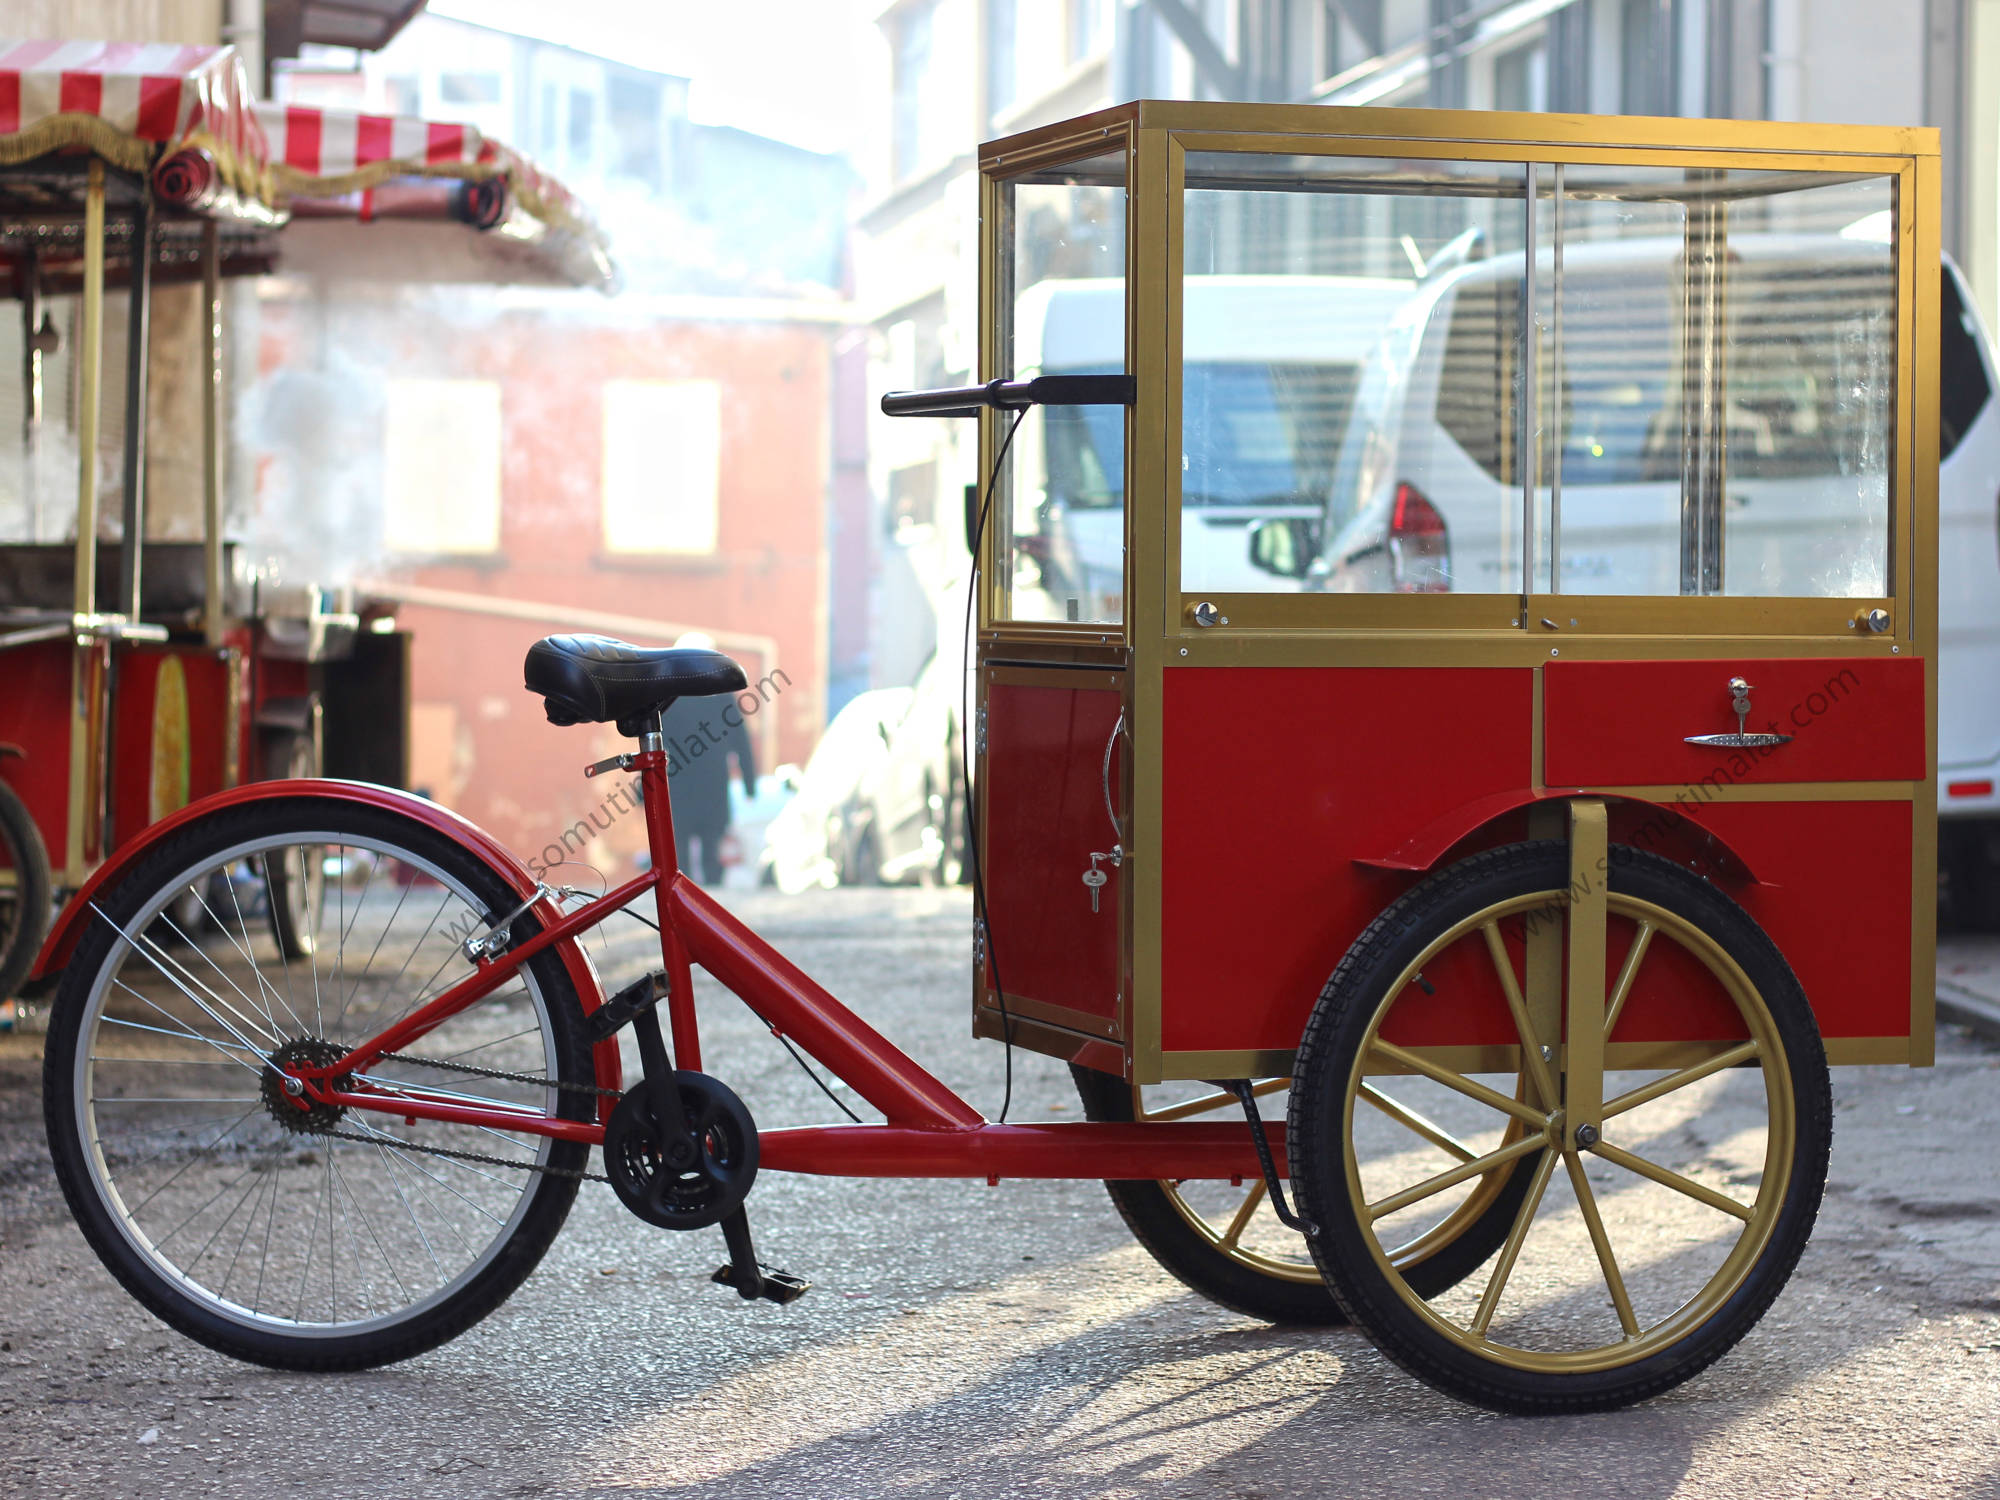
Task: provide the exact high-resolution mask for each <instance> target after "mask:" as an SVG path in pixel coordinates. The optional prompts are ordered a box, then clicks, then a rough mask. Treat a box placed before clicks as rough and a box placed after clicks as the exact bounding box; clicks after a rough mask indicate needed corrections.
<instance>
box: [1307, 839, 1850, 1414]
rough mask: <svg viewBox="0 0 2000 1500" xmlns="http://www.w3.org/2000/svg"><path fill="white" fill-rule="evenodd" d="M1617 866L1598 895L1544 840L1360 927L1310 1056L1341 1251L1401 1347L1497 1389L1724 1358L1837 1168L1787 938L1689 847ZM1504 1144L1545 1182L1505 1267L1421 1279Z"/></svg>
mask: <svg viewBox="0 0 2000 1500" xmlns="http://www.w3.org/2000/svg"><path fill="white" fill-rule="evenodd" d="M1608 867H1609V880H1608V882H1606V881H1604V880H1603V878H1602V877H1601V876H1600V878H1599V882H1598V885H1599V887H1600V888H1599V889H1598V890H1597V891H1595V892H1594V893H1592V892H1589V891H1585V892H1584V893H1583V894H1578V887H1577V886H1576V885H1575V884H1573V882H1572V876H1571V868H1570V854H1569V851H1568V849H1567V848H1566V847H1565V846H1564V845H1560V844H1529V845H1523V846H1518V847H1515V848H1511V849H1503V850H1497V851H1494V852H1493V853H1491V854H1485V855H1479V856H1475V857H1474V858H1473V859H1470V860H1467V861H1466V862H1465V863H1464V864H1462V865H1459V866H1455V867H1454V868H1453V869H1451V870H1448V871H1446V872H1444V873H1443V874H1441V875H1439V876H1436V877H1434V878H1433V879H1431V880H1429V881H1426V882H1425V883H1424V884H1423V885H1420V886H1418V887H1417V888H1416V889H1415V890H1413V891H1411V892H1410V893H1409V894H1408V895H1407V896H1405V897H1404V898H1403V899H1402V900H1401V901H1399V902H1398V903H1396V905H1395V906H1392V907H1391V908H1390V910H1389V911H1388V912H1385V913H1384V914H1383V916H1382V917H1381V918H1380V919H1378V920H1377V922H1376V923H1375V924H1373V925H1372V926H1371V927H1370V929H1369V930H1368V932H1366V933H1364V934H1363V936H1362V938H1361V939H1360V940H1359V941H1357V943H1356V944H1355V946H1354V949H1353V950H1352V951H1351V952H1350V953H1349V955H1348V957H1347V959H1346V960H1344V961H1343V963H1342V965H1341V967H1340V969H1339V970H1338V971H1336V973H1335V975H1334V978H1333V980H1332V981H1331V982H1330V983H1329V984H1328V987H1327V992H1326V995H1325V996H1324V997H1323V998H1322V1000H1321V1004H1320V1007H1319V1009H1318V1010H1317V1011H1316V1012H1315V1014H1314V1017H1313V1020H1312V1023H1311V1025H1310V1026H1309V1028H1308V1032H1307V1037H1306V1040H1305V1043H1304V1045H1303V1046H1302V1048H1301V1052H1300V1062H1299V1083H1298V1087H1297V1089H1296V1090H1295V1092H1294V1094H1293V1099H1292V1106H1291V1123H1292V1141H1293V1152H1294V1171H1295V1172H1296V1173H1297V1174H1298V1176H1299V1178H1300V1183H1301V1196H1302V1198H1303V1199H1304V1200H1305V1202H1306V1204H1307V1207H1308V1210H1309V1213H1310V1214H1311V1216H1312V1218H1313V1219H1314V1220H1315V1222H1316V1223H1318V1224H1319V1225H1320V1226H1321V1231H1322V1232H1321V1234H1320V1236H1319V1238H1318V1239H1317V1241H1316V1242H1315V1243H1314V1246H1313V1250H1314V1254H1315V1256H1316V1258H1317V1260H1318V1262H1319V1264H1320V1266H1321V1268H1322V1269H1323V1270H1324V1271H1325V1272H1326V1275H1327V1277H1328V1279H1329V1281H1330V1282H1331V1283H1332V1284H1333V1286H1334V1287H1335V1288H1336V1290H1337V1292H1338V1294H1339V1296H1340V1298H1341V1300H1342V1302H1343V1303H1345V1304H1346V1306H1347V1307H1348V1309H1349V1310H1350V1312H1351V1313H1352V1314H1353V1315H1354V1317H1355V1320H1356V1321H1357V1322H1358V1323H1360V1324H1361V1325H1362V1326H1363V1327H1364V1328H1365V1330H1366V1331H1367V1332H1368V1333H1369V1334H1370V1336H1371V1337H1373V1338H1374V1340H1375V1341H1376V1343H1377V1344H1378V1345H1379V1346H1380V1347H1381V1348H1382V1349H1383V1350H1384V1352H1386V1353H1388V1354H1389V1355H1390V1356H1391V1357H1392V1358H1394V1359H1396V1360H1397V1361H1398V1362H1399V1363H1401V1364H1403V1365H1404V1366H1405V1367H1406V1368H1408V1369H1410V1370H1411V1371H1412V1372H1413V1373H1416V1374H1418V1375H1419V1376H1421V1377H1422V1378H1424V1379H1426V1380H1428V1381H1430V1382H1431V1383H1432V1384H1434V1385H1437V1386H1439V1387H1440V1388H1442V1389H1445V1390H1448V1391H1450V1392H1452V1393H1453V1394H1456V1395H1459V1396H1462V1397H1464V1398H1466V1399H1468V1400H1472V1401H1476V1402H1478V1403H1480V1404H1482V1405H1486V1406H1490V1407H1494V1408H1496V1409H1499V1410H1509V1411H1554V1410H1582V1409H1588V1408H1593V1407H1606V1406H1616V1405H1622V1404H1625V1403H1628V1402H1630V1401H1634V1400H1639V1399H1643V1398H1644V1397H1646V1396H1649V1395H1651V1394H1654V1393H1656V1392H1657V1391H1660V1390H1664V1389H1666V1388H1667V1387H1669V1386H1671V1385H1674V1384H1677V1383H1678V1382H1679V1381H1681V1380H1685V1379H1687V1378H1688V1377H1689V1376H1691V1375H1693V1374H1694V1373H1696V1372H1697V1371H1698V1370H1700V1369H1702V1368H1704V1367H1705V1366H1706V1365H1707V1364H1709V1363H1710V1362H1712V1361H1713V1360H1714V1359H1716V1358H1718V1357H1720V1355H1721V1354H1722V1353H1723V1352H1725V1351H1726V1350H1727V1349H1728V1348H1729V1347H1730V1346H1731V1345H1732V1344H1734V1343H1735V1341H1736V1340H1737V1339H1738V1338H1740V1337H1742V1335H1743V1334H1744V1333H1745V1332H1747V1331H1748V1330H1749V1328H1750V1327H1751V1326H1752V1325H1754V1323H1755V1322H1756V1320H1757V1319H1758V1318H1759V1317H1761V1316H1762V1314H1763V1312H1764V1310H1765V1308H1767V1307H1768V1306H1769V1304H1770V1302H1771V1301H1772V1299H1773V1298H1774V1297H1775V1296H1776V1295H1777V1293H1778V1291H1779V1289H1780V1288H1781V1287H1782V1286H1783V1284H1784V1281H1785V1279H1786V1278H1787V1277H1788V1276H1789V1275H1790V1272H1791V1268H1792V1266H1793V1265H1794V1264H1796V1262H1797V1259H1798V1255H1799V1253H1800V1251H1801V1250H1802V1249H1803V1247H1804V1243H1805V1239H1806V1236H1807V1234H1808V1233H1809V1232H1810V1229H1811V1224H1812V1220H1813V1217H1814V1214H1815V1213H1816V1211H1817V1208H1818V1203H1819V1198H1820V1193H1821V1190H1822V1188H1823V1185H1824V1181H1825V1174H1826V1159H1827V1150H1828V1145H1829V1140H1830V1123H1829V1122H1830V1115H1831V1101H1830V1095H1829V1090H1828V1086H1827V1079H1826V1066H1825V1060H1824V1053H1823V1050H1822V1048H1821V1046H1820V1043H1819V1038H1818V1034H1817V1031H1816V1029H1815V1028H1814V1025H1813V1022H1812V1016H1811V1012H1810V1010H1809V1008H1808V1007H1807V1005H1806V1002H1805V997H1804V996H1803V994H1802V993H1800V991H1799V988H1798V983H1797V980H1796V979H1795V978H1794V977H1793V976H1792V974H1791V971H1790V969H1789V968H1788V967H1787V966H1786V965H1785V963H1784V960H1783V958H1782V957H1781V956H1780V955H1779V954H1778V952H1777V950H1776V949H1775V948H1774V947H1773V946H1772V945H1771V943H1770V941H1769V939H1768V938H1767V937H1765V935H1764V934H1763V933H1762V931H1761V930H1759V929H1758V928H1757V926H1756V925H1755V923H1754V922H1752V921H1751V920H1750V918H1749V917H1748V916H1747V915H1746V914H1745V913H1744V912H1743V911H1742V909H1741V908H1739V907H1737V906H1736V905H1735V903H1733V902H1731V901H1730V900H1729V899H1728V898H1727V897H1726V896H1724V895H1722V894H1721V893H1720V892H1718V891H1717V890H1716V889H1715V888H1714V887H1712V886H1710V885H1708V884H1707V883H1706V882H1703V881H1701V880H1699V879H1697V878H1696V877H1694V876H1692V875H1690V874H1688V873H1687V872H1686V871H1684V870H1682V869H1680V868H1678V867H1677V866H1675V865H1673V864H1671V863H1669V862H1667V861H1665V860H1661V859H1657V858H1654V857H1652V856H1649V855H1644V854H1640V853H1637V852H1636V851H1632V850H1628V849H1613V850H1611V851H1609V859H1608ZM1599 868H1600V869H1603V868H1604V867H1603V866H1600V867H1599ZM1580 924H1595V935H1594V936H1593V934H1592V932H1591V931H1589V930H1583V931H1580V932H1579V931H1573V929H1577V928H1579V926H1580ZM1579 943H1580V944H1581V946H1578V944H1579ZM1593 944H1594V945H1595V946H1593ZM1599 965H1601V966H1602V968H1603V976H1602V984H1601V987H1600V988H1599V989H1597V990H1596V991H1594V992H1593V991H1592V990H1591V988H1590V985H1589V977H1590V973H1591V971H1592V970H1593V969H1594V968H1595V967H1597V966H1599ZM1576 974H1581V975H1583V979H1582V981H1581V982H1578V981H1576V980H1574V979H1573V978H1572V977H1571V976H1573V975H1576ZM1593 1006H1594V1007H1595V1008H1594V1009H1593V1008H1592V1007H1593ZM1586 1027H1587V1028H1588V1029H1587V1030H1586V1029H1585V1028H1586ZM1593 1033H1594V1034H1593ZM1523 1066H1524V1067H1525V1075H1526V1076H1525V1087H1522V1086H1521V1083H1522V1079H1521V1077H1520V1075H1519V1074H1517V1073H1515V1072H1514V1071H1513V1069H1515V1068H1516V1067H1523ZM1385 1116H1386V1117H1387V1118H1386V1119H1385ZM1418 1122H1421V1123H1418ZM1413 1137H1421V1140H1420V1141H1419V1142H1418V1144H1417V1145H1415V1146H1413V1145H1412V1144H1411V1142H1412V1139H1413ZM1510 1165H1512V1166H1515V1167H1517V1168H1521V1167H1526V1168H1527V1170H1526V1172H1525V1175H1526V1177H1527V1181H1526V1183H1525V1190H1524V1191H1523V1192H1522V1193H1521V1195H1520V1196H1519V1198H1518V1200H1517V1203H1516V1206H1515V1209H1514V1212H1513V1213H1512V1215H1511V1223H1510V1224H1509V1225H1508V1226H1507V1229H1506V1232H1505V1234H1504V1236H1503V1237H1502V1239H1501V1241H1500V1243H1499V1244H1498V1245H1497V1247H1496V1248H1497V1254H1493V1255H1492V1256H1491V1262H1490V1264H1489V1265H1486V1266H1485V1267H1484V1268H1483V1273H1482V1274H1479V1275H1472V1276H1468V1277H1466V1279H1465V1280H1464V1281H1463V1282H1462V1283H1461V1284H1459V1285H1457V1286H1456V1287H1454V1288H1451V1289H1448V1290H1446V1291H1445V1292H1443V1293H1442V1294H1439V1293H1437V1292H1433V1291H1431V1290H1428V1289H1426V1288H1425V1287H1423V1286H1422V1285H1420V1284H1418V1280H1417V1278H1416V1277H1415V1276H1413V1275H1412V1274H1411V1268H1409V1267H1408V1266H1407V1264H1406V1263H1405V1261H1404V1259H1403V1254H1402V1250H1401V1247H1402V1246H1404V1245H1407V1244H1409V1243H1412V1242H1413V1241H1421V1240H1422V1239H1423V1238H1424V1237H1425V1236H1427V1235H1429V1234H1433V1233H1435V1232H1437V1230H1438V1229H1439V1228H1442V1227H1444V1226H1449V1225H1451V1224H1453V1223H1454V1222H1457V1221H1459V1220H1460V1219H1461V1218H1462V1216H1463V1214H1464V1213H1465V1211H1466V1205H1468V1204H1470V1203H1472V1202H1474V1201H1476V1200H1477V1198H1478V1196H1479V1195H1480V1194H1481V1193H1482V1192H1484V1191H1486V1187H1485V1185H1486V1184H1488V1183H1490V1181H1491V1180H1492V1177H1493V1174H1494V1173H1495V1172H1496V1171H1499V1170H1501V1169H1503V1168H1506V1167H1509V1166H1510ZM1489 1213H1490V1209H1489Z"/></svg>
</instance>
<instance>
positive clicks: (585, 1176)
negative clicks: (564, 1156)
mask: <svg viewBox="0 0 2000 1500" xmlns="http://www.w3.org/2000/svg"><path fill="white" fill-rule="evenodd" d="M376 1060H377V1061H378V1062H400V1063H411V1064H413V1065H415V1066H417V1067H420V1068H437V1069H439V1070H440V1071H442V1072H446V1073H469V1074H471V1075H472V1076H473V1077H475V1078H497V1079H499V1080H500V1081H502V1082H503V1083H528V1084H533V1085H535V1086H536V1087H538V1088H549V1087H554V1088H557V1089H560V1090H562V1091H563V1092H565V1093H571V1094H589V1095H592V1096H593V1097H597V1098H604V1097H609V1098H612V1099H619V1098H623V1097H624V1096H623V1095H622V1094H620V1093H619V1091H618V1090H617V1089H607V1088H599V1087H598V1086H597V1085H596V1084H591V1083H568V1082H565V1081H564V1080H563V1079H560V1078H546V1077H542V1076H539V1075H537V1074H534V1073H506V1072H502V1071H501V1070H500V1069H498V1068H476V1067H473V1066H472V1065H471V1064H470V1063H459V1062H446V1061H444V1060H443V1059H441V1058H431V1057H412V1056H410V1055H409V1054H408V1053H406V1052H384V1053H383V1054H382V1055H381V1056H380V1057H379V1058H377V1059H376ZM312 1134H314V1135H316V1136H322V1137H326V1138H329V1139H332V1140H336V1141H359V1142H360V1143H361V1144H362V1145H364V1146H393V1147H395V1148H396V1149H397V1150H399V1151H421V1152H422V1153H423V1154H424V1155H426V1156H445V1157H450V1158H451V1159H452V1160H453V1161H469V1162H477V1163H479V1164H480V1165H481V1166H488V1167H513V1168H514V1169H515V1170H517V1171H522V1172H537V1173H540V1174H541V1175H542V1176H544V1177H563V1178H568V1179H571V1180H573V1181H576V1182H609V1181H610V1180H611V1179H610V1178H609V1177H606V1176H605V1175H604V1174H603V1173H602V1172H589V1171H583V1170H574V1171H573V1170H571V1169H569V1168H567V1167H550V1166H544V1165H542V1164H540V1163H538V1162H530V1161H514V1160H511V1159H510V1158H508V1157H504V1156H486V1155H483V1154H481V1153H480V1152H477V1151H454V1150H452V1149H451V1148H450V1147H448V1146H420V1145H418V1144H417V1143H416V1142H415V1141H404V1140H397V1139H393V1138H384V1137H382V1136H373V1135H360V1134H358V1133H356V1132H355V1131H352V1130H316V1131H313V1132H312Z"/></svg>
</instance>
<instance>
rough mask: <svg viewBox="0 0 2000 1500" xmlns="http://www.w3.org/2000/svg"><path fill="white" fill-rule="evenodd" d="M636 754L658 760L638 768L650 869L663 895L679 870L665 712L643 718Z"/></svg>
mask: <svg viewBox="0 0 2000 1500" xmlns="http://www.w3.org/2000/svg"><path fill="white" fill-rule="evenodd" d="M639 753H640V754H641V755H647V756H650V755H653V754H657V755H658V756H659V761H658V762H657V764H648V765H644V766H642V767H641V768H640V771H639V785H640V788H641V790H642V792H643V794H644V797H645V805H646V843H647V848H648V849H649V851H650V852H651V854H652V856H653V868H654V869H656V870H658V871H659V872H660V889H661V890H662V891H663V892H664V891H665V890H666V888H667V885H668V883H669V882H671V880H672V879H673V877H674V875H675V874H677V873H678V872H679V870H680V858H679V855H678V854H677V853H676V852H675V846H674V809H673V797H672V794H671V792H670V791H669V786H668V778H669V775H670V773H671V772H672V769H673V767H672V763H671V761H670V760H669V758H668V755H667V724H666V713H665V711H664V710H662V709H657V708H656V709H653V710H651V711H650V712H649V713H648V714H647V715H646V729H645V731H644V732H643V733H642V734H640V736H639Z"/></svg>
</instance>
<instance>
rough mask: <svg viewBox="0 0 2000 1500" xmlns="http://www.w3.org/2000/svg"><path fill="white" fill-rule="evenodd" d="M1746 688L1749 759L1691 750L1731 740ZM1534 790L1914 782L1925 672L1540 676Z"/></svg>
mask: <svg viewBox="0 0 2000 1500" xmlns="http://www.w3.org/2000/svg"><path fill="white" fill-rule="evenodd" d="M1732 677H1741V678H1743V679H1744V680H1745V681H1747V682H1748V683H1749V684H1750V708H1751V711H1750V716H1749V719H1748V720H1747V722H1746V723H1745V724H1744V728H1745V729H1746V730H1748V731H1750V732H1752V733H1775V734H1787V735H1790V736H1792V739H1791V741H1790V743H1788V744H1783V745H1773V746H1767V747H1762V748H1756V749H1732V748H1729V747H1726V746H1712V745H1690V744H1688V743H1687V737H1688V736H1689V735H1698V734H1728V733H1731V732H1733V731H1734V730H1735V729H1736V714H1735V713H1734V711H1733V710H1732V708H1731V706H1730V704H1731V695H1730V691H1729V680H1730V679H1731V678H1732ZM1542 730H1543V770H1542V779H1543V781H1544V783H1545V784H1547V785H1549V786H1552V787H1586V786H1666V785H1676V784H1681V785H1697V784H1700V783H1702V782H1704V781H1707V780H1709V779H1710V778H1718V777H1719V778H1720V780H1721V781H1723V782H1726V783H1728V784H1731V785H1734V784H1737V783H1742V782H1751V783H1758V782H1762V783H1783V782H1813V781H1921V780H1923V779H1924V777H1925V776H1926V775H1928V774H1929V771H1928V768H1927V766H1926V765H1925V760H1924V664H1923V662H1922V661H1920V660H1917V659H1915V658H1912V657H1890V658H1882V657H1870V658H1866V659H1852V658H1842V657H1807V658H1789V659H1782V660H1771V659H1748V660H1746V659H1742V658H1733V659H1728V658H1726V659H1720V660H1713V661H1575V662H1550V663H1548V664H1547V665H1546V666H1544V667H1543V668H1542Z"/></svg>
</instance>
